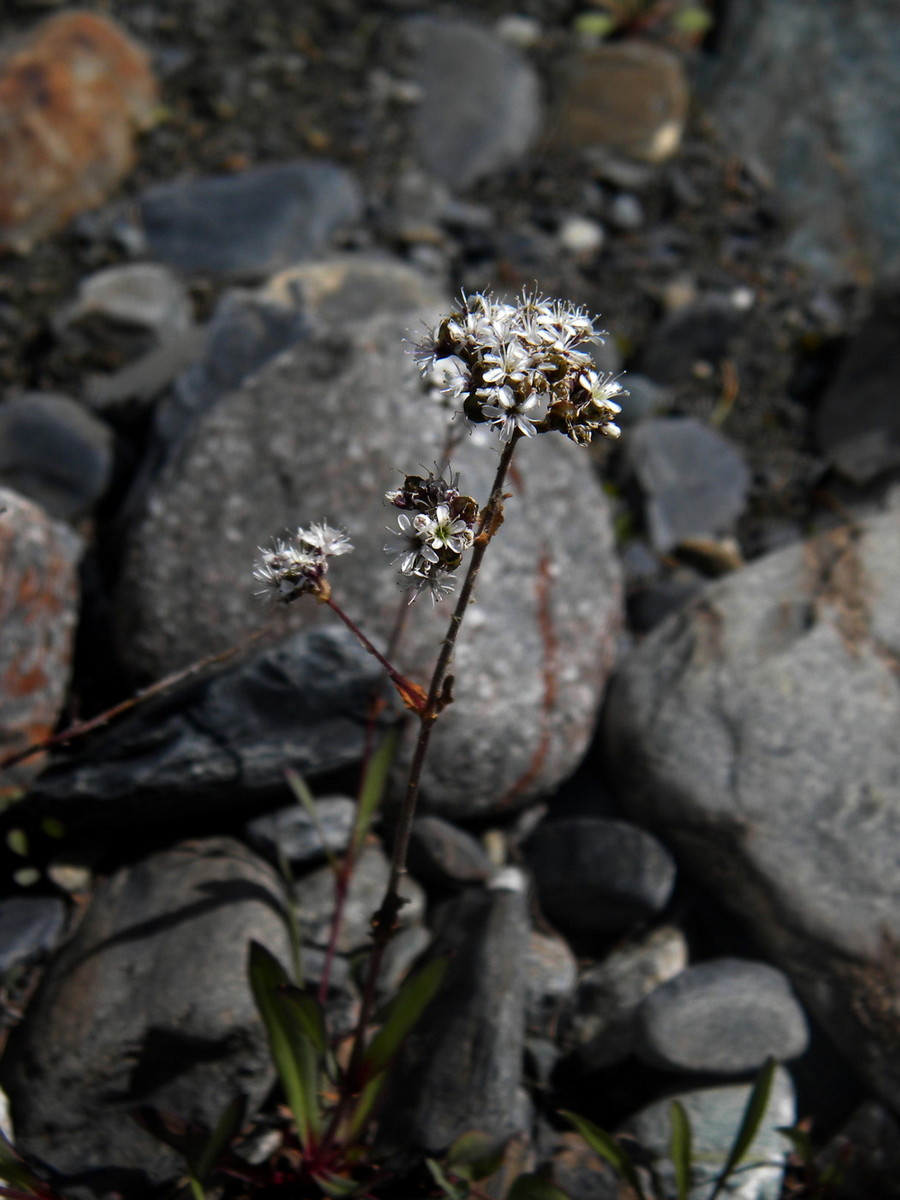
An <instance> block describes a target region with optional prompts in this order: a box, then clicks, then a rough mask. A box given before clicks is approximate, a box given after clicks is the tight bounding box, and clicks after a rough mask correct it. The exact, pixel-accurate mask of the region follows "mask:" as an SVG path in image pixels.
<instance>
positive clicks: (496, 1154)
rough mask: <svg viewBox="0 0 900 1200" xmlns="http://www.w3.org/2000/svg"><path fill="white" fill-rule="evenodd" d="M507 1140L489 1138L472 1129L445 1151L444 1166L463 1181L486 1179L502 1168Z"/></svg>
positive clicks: (461, 1135)
mask: <svg viewBox="0 0 900 1200" xmlns="http://www.w3.org/2000/svg"><path fill="white" fill-rule="evenodd" d="M508 1145H509V1138H499V1139H498V1138H495V1137H490V1136H489V1135H488V1134H486V1133H481V1131H480V1130H477V1129H473V1130H470V1131H469V1132H468V1133H462V1134H460V1136H459V1137H458V1138H457V1139H456V1141H455V1142H454V1143H453V1145H452V1146H451V1147H450V1149H449V1150H448V1151H447V1154H446V1157H445V1158H444V1166H446V1167H447V1169H448V1170H451V1171H452V1172H453V1174H454V1175H461V1176H462V1177H463V1179H469V1180H473V1181H475V1180H478V1179H487V1177H488V1175H493V1173H494V1172H495V1171H498V1170H499V1169H500V1167H502V1166H503V1159H504V1158H505V1157H506V1148H507V1146H508Z"/></svg>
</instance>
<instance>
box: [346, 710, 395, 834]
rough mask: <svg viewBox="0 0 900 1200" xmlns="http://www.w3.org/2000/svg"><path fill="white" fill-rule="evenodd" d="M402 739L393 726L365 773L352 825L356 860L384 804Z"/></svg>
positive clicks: (369, 762)
mask: <svg viewBox="0 0 900 1200" xmlns="http://www.w3.org/2000/svg"><path fill="white" fill-rule="evenodd" d="M399 740H400V726H399V725H393V726H391V728H390V729H389V730H388V732H387V733H386V734H385V736H384V737H383V738H382V740H381V742H379V744H378V747H377V748H376V750H375V753H374V754H373V755H372V757H371V758H370V759H369V761H368V763H367V764H366V768H365V774H364V776H363V779H362V783H361V784H360V788H359V802H358V804H357V806H356V820H355V821H354V822H353V835H352V837H351V839H350V847H351V854H352V855H353V857H354V858H356V856H357V854H358V853H359V852H360V850H361V849H362V847H363V843H364V842H365V840H366V837H367V836H368V833H369V829H370V827H371V825H372V821H373V819H374V817H375V814H376V812H377V811H378V809H379V807H380V805H381V801H382V797H383V796H384V789H385V788H386V787H387V780H388V774H389V773H390V769H391V766H392V764H393V762H394V757H395V756H396V753H397V743H398V741H399Z"/></svg>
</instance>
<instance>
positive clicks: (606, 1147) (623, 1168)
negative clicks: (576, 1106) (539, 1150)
mask: <svg viewBox="0 0 900 1200" xmlns="http://www.w3.org/2000/svg"><path fill="white" fill-rule="evenodd" d="M560 1115H562V1116H564V1117H565V1120H566V1121H571V1123H572V1124H574V1126H575V1128H576V1129H577V1130H578V1133H580V1134H581V1135H582V1138H583V1139H584V1141H586V1142H587V1144H588V1146H590V1148H592V1150H593V1151H594V1153H595V1154H599V1156H600V1157H601V1158H604V1159H606V1162H607V1163H608V1164H610V1165H611V1166H612V1168H613V1169H614V1170H616V1171H617V1172H618V1174H619V1175H620V1176H622V1178H623V1180H624V1181H625V1182H626V1183H628V1184H629V1186H630V1187H631V1188H634V1190H635V1193H636V1195H637V1200H647V1195H646V1194H644V1190H643V1188H642V1187H641V1180H640V1178H638V1175H637V1170H636V1169H635V1164H634V1163H632V1162H631V1156H630V1154H629V1152H628V1151H626V1150H625V1147H624V1146H622V1145H619V1142H618V1141H616V1139H614V1138H613V1136H612V1135H611V1134H608V1133H606V1130H605V1129H601V1128H600V1127H599V1126H595V1124H594V1122H593V1121H588V1120H587V1117H580V1116H578V1115H577V1114H576V1112H565V1111H563V1112H562V1114H560Z"/></svg>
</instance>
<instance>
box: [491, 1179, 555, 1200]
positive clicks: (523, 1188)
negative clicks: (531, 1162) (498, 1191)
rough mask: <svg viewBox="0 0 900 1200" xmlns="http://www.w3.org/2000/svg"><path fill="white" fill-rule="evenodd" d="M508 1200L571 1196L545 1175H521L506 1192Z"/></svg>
mask: <svg viewBox="0 0 900 1200" xmlns="http://www.w3.org/2000/svg"><path fill="white" fill-rule="evenodd" d="M506 1200H569V1196H568V1193H567V1192H564V1191H563V1190H562V1188H558V1187H557V1186H556V1184H555V1183H551V1182H550V1180H549V1179H544V1177H543V1175H520V1176H519V1178H518V1179H517V1180H516V1181H515V1183H514V1184H513V1185H512V1187H511V1188H510V1189H509V1191H508V1192H507V1193H506Z"/></svg>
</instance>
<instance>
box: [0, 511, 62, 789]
mask: <svg viewBox="0 0 900 1200" xmlns="http://www.w3.org/2000/svg"><path fill="white" fill-rule="evenodd" d="M0 509H2V510H3V511H2V512H0V627H2V629H3V638H2V641H0V757H3V756H4V755H6V754H10V753H12V752H14V751H16V750H20V749H22V748H24V747H25V746H27V745H30V743H32V742H34V741H37V740H39V739H40V738H44V737H47V735H48V734H50V733H52V731H53V727H54V725H55V724H56V720H57V718H58V717H59V713H60V709H61V707H62V702H63V698H64V696H65V691H66V687H67V685H68V682H69V669H70V666H71V659H72V641H73V637H74V633H75V621H76V617H77V613H78V579H77V573H76V571H77V563H78V558H79V554H80V550H81V542H80V539H79V538H78V536H77V535H76V534H74V533H73V532H72V531H71V530H70V529H69V528H68V527H67V526H65V525H61V524H59V523H57V522H55V521H51V520H50V518H49V517H48V516H47V515H46V514H45V513H44V511H43V509H40V508H38V506H37V505H36V504H32V503H31V502H30V501H28V500H25V499H24V498H23V497H22V496H20V495H18V493H17V492H12V491H9V490H8V489H5V488H3V489H0ZM39 766H40V758H32V759H29V760H28V761H27V762H24V763H21V764H20V765H19V766H16V767H12V768H10V769H8V770H6V771H3V772H2V773H0V796H3V795H7V794H9V793H10V792H12V791H15V790H17V789H18V788H19V787H22V786H25V785H26V784H27V783H28V782H29V781H30V780H31V779H32V778H33V776H34V775H35V773H36V771H37V769H38V767H39Z"/></svg>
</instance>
